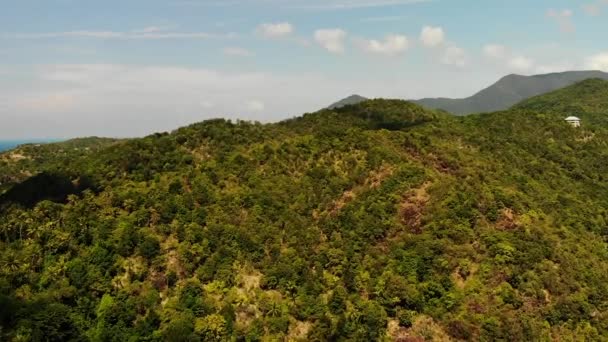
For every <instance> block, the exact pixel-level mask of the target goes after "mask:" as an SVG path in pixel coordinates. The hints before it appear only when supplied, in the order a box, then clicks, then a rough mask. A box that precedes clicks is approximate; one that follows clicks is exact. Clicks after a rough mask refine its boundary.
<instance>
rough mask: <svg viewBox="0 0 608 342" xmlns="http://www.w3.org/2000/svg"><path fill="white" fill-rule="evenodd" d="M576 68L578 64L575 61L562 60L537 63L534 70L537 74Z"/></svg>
mask: <svg viewBox="0 0 608 342" xmlns="http://www.w3.org/2000/svg"><path fill="white" fill-rule="evenodd" d="M574 69H576V65H575V64H574V63H571V62H568V61H562V62H556V63H551V64H542V65H537V66H536V67H535V68H534V72H535V73H537V74H550V73H554V72H563V71H568V70H574Z"/></svg>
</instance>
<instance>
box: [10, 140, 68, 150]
mask: <svg viewBox="0 0 608 342" xmlns="http://www.w3.org/2000/svg"><path fill="white" fill-rule="evenodd" d="M57 141H60V140H58V139H29V140H0V152H4V151H8V150H11V149H13V148H15V147H17V146H19V145H23V144H34V143H35V144H43V143H50V142H57Z"/></svg>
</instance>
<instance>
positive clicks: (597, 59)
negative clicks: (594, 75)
mask: <svg viewBox="0 0 608 342" xmlns="http://www.w3.org/2000/svg"><path fill="white" fill-rule="evenodd" d="M585 67H586V68H587V69H591V70H602V71H606V72H608V52H602V53H598V54H596V55H593V56H591V57H589V58H587V60H586V62H585Z"/></svg>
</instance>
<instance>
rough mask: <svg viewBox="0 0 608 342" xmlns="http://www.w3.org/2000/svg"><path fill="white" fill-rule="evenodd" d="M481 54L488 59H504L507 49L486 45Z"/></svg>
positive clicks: (498, 45)
mask: <svg viewBox="0 0 608 342" xmlns="http://www.w3.org/2000/svg"><path fill="white" fill-rule="evenodd" d="M483 54H484V55H485V56H486V57H490V58H497V59H500V58H504V57H505V56H506V54H507V48H506V47H505V46H504V45H500V44H488V45H485V46H484V47H483Z"/></svg>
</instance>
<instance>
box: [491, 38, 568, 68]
mask: <svg viewBox="0 0 608 342" xmlns="http://www.w3.org/2000/svg"><path fill="white" fill-rule="evenodd" d="M483 54H484V55H485V56H486V57H489V58H491V59H493V60H495V61H496V62H498V63H500V64H502V65H504V66H505V67H506V68H507V69H508V70H510V71H513V72H519V73H529V72H531V71H533V70H536V71H537V72H539V73H548V72H554V71H556V70H557V69H560V68H562V67H565V65H566V64H563V63H557V64H544V65H536V63H535V61H534V60H533V59H532V58H530V57H528V56H525V55H523V54H521V53H516V52H514V51H512V49H510V48H509V47H507V46H504V45H501V44H488V45H485V46H484V47H483Z"/></svg>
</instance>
